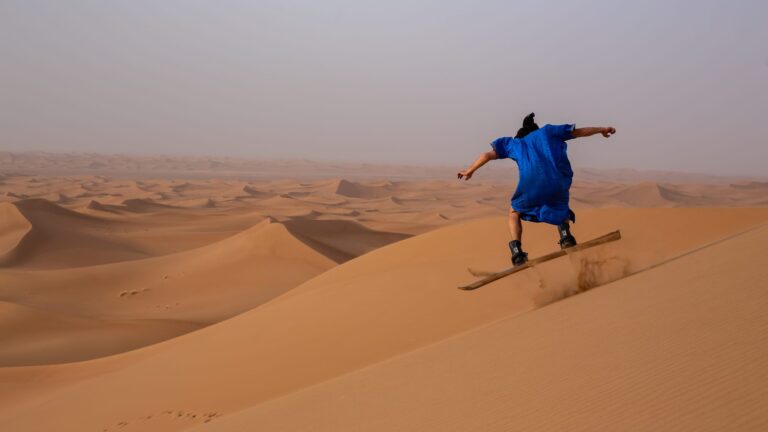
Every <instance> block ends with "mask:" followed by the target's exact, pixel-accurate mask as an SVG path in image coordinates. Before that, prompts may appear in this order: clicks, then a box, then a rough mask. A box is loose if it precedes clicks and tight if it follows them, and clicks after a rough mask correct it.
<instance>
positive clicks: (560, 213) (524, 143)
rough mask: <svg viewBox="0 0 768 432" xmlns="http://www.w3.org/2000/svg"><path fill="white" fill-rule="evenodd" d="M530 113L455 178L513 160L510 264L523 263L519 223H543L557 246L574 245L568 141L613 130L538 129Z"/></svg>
mask: <svg viewBox="0 0 768 432" xmlns="http://www.w3.org/2000/svg"><path fill="white" fill-rule="evenodd" d="M533 117H534V114H533V113H531V114H530V115H528V116H527V117H526V118H525V120H524V121H523V127H522V128H520V130H518V132H517V135H516V136H515V137H514V138H512V137H504V138H498V139H496V140H494V141H493V142H492V143H491V147H492V148H493V150H491V151H489V152H486V153H483V154H482V155H480V156H479V157H478V158H477V159H476V160H475V162H474V163H473V164H472V166H471V167H470V168H468V169H466V170H464V171H460V172H459V173H458V178H459V179H462V178H464V179H466V180H469V179H470V178H471V177H472V174H473V173H474V172H475V171H476V170H477V169H478V168H480V167H481V166H483V165H484V164H486V163H487V162H488V161H490V160H494V159H507V158H509V159H513V160H514V161H515V162H517V165H518V169H519V172H520V179H519V181H518V185H517V189H516V190H515V194H514V195H513V196H512V199H511V207H510V211H509V230H510V232H511V234H512V241H511V242H510V243H509V248H510V250H511V251H512V262H513V264H514V265H520V264H523V263H525V262H526V261H527V260H528V254H526V253H525V252H523V250H522V244H521V238H522V232H523V228H522V224H521V223H520V221H521V220H526V221H530V222H545V223H549V224H552V225H557V226H558V232H559V233H560V246H561V247H562V248H563V249H565V248H568V247H571V246H575V245H576V239H575V238H574V237H573V235H572V234H571V232H570V225H569V224H568V222H569V221H574V222H575V221H576V215H575V214H574V212H573V210H571V208H570V207H569V205H568V202H569V198H570V197H569V191H570V188H571V182H572V179H573V170H572V169H571V163H570V161H569V160H568V153H567V151H568V144H566V141H567V140H570V139H572V138H578V137H585V136H591V135H595V134H598V133H600V134H602V135H603V136H605V137H606V138H607V137H610V136H611V135H612V134H614V133H615V132H616V129H614V128H612V127H603V128H594V127H590V128H579V129H577V128H576V127H575V125H572V124H565V125H549V124H548V125H545V126H544V127H543V128H539V127H538V125H536V123H535V122H534V121H533Z"/></svg>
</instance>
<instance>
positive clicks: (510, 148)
mask: <svg viewBox="0 0 768 432" xmlns="http://www.w3.org/2000/svg"><path fill="white" fill-rule="evenodd" d="M519 147H520V140H517V139H514V138H510V137H504V138H497V139H496V140H494V141H493V142H492V143H491V148H493V150H494V151H496V156H498V158H499V159H507V158H509V159H515V160H517V155H518V154H519V151H518V149H519Z"/></svg>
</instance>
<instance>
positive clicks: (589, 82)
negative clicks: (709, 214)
mask: <svg viewBox="0 0 768 432" xmlns="http://www.w3.org/2000/svg"><path fill="white" fill-rule="evenodd" d="M767 23H768V1H765V0H755V1H746V0H742V1H738V0H737V1H708V0H701V1H693V0H690V1H675V0H663V1H662V0H646V1H642V2H641V1H632V2H628V1H616V0H605V1H601V0H592V1H588V0H582V1H565V0H563V1H551V2H546V1H527V0H526V1H482V0H476V1H457V0H440V1H438V0H388V1H367V0H354V1H352V0H350V1H344V0H325V1H322V2H321V1H309V0H304V1H300V0H270V1H256V0H253V1H245V0H241V1H235V0H209V1H198V0H151V1H148V0H126V1H118V0H111V1H105V0H93V1H78V0H70V1H63V0H50V1H39V0H0V150H26V149H30V150H33V149H34V150H52V151H70V150H77V151H99V152H121V153H125V152H131V153H170V154H215V155H229V156H244V157H256V158H259V157H261V158H304V159H318V160H345V161H358V160H359V161H378V162H402V161H408V162H412V163H436V164H446V163H448V164H457V165H465V164H467V163H468V162H470V160H471V159H472V158H473V157H474V156H475V154H476V153H478V152H480V151H485V150H486V149H487V148H489V147H488V143H489V142H490V141H491V140H492V139H494V138H495V137H497V136H506V135H513V134H514V133H515V131H516V130H517V128H518V127H519V126H520V122H521V120H522V117H523V116H524V115H525V114H527V113H529V112H531V111H533V112H536V114H537V120H538V121H539V123H540V124H544V123H577V125H582V126H586V125H613V126H615V127H616V128H617V129H618V134H617V135H616V136H615V137H613V138H611V139H610V140H604V139H602V138H587V139H582V140H578V141H575V142H574V144H573V145H572V146H571V147H570V150H569V153H570V156H571V160H572V161H573V162H574V164H575V165H579V166H591V167H633V168H640V169H667V170H678V171H702V172H713V173H717V174H723V173H736V174H758V175H759V174H764V173H765V172H766V171H768V170H767V169H766V164H768V139H766V135H767V134H768V131H767V130H768V24H767Z"/></svg>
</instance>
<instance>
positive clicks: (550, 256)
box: [459, 230, 621, 291]
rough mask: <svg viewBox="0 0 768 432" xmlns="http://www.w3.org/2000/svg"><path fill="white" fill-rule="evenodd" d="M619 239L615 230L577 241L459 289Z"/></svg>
mask: <svg viewBox="0 0 768 432" xmlns="http://www.w3.org/2000/svg"><path fill="white" fill-rule="evenodd" d="M619 239H621V232H620V231H618V230H616V231H614V232H611V233H608V234H605V235H603V236H600V237H597V238H595V239H592V240H589V241H586V242H584V243H579V244H577V245H576V246H573V247H570V248H568V249H561V250H559V251H556V252H552V253H550V254H547V255H544V256H540V257H538V258H534V259H532V260H530V261H528V262H527V263H525V264H523V265H521V266H517V267H511V268H508V269H506V270H502V271H500V272H498V273H493V274H490V275H487V276H485V277H484V278H482V279H480V280H478V281H475V282H473V283H471V284H469V285H464V286H460V287H459V289H462V290H465V291H471V290H475V289H478V288H480V287H481V286H483V285H487V284H489V283H491V282H493V281H496V280H499V279H501V278H503V277H506V276H509V275H511V274H515V273H517V272H519V271H523V270H525V269H527V268H531V267H533V266H535V265H536V264H541V263H543V262H546V261H551V260H553V259H555V258H560V257H561V256H565V255H567V254H569V253H573V252H577V251H580V250H583V249H587V248H591V247H594V246H599V245H601V244H605V243H610V242H612V241H616V240H619ZM470 271H471V270H470Z"/></svg>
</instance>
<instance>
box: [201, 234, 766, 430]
mask: <svg viewBox="0 0 768 432" xmlns="http://www.w3.org/2000/svg"><path fill="white" fill-rule="evenodd" d="M766 241H768V227H766V226H765V225H764V226H763V227H762V228H760V229H758V230H757V231H754V232H750V233H748V234H743V235H740V236H738V237H736V238H732V239H729V240H726V241H724V242H722V243H720V244H716V245H713V246H710V247H707V248H705V249H703V250H701V251H698V252H695V253H693V254H691V255H688V256H684V257H682V258H680V259H678V260H673V261H670V262H667V263H664V264H662V265H660V266H659V267H656V268H653V269H651V270H649V271H646V272H641V273H639V274H636V275H634V276H631V277H627V278H625V279H622V280H619V281H617V282H614V283H611V284H608V285H605V286H603V287H601V288H599V289H595V290H592V291H591V292H589V293H586V294H584V295H581V296H578V297H574V298H570V299H568V300H566V301H561V302H559V303H556V304H553V305H551V306H548V307H546V308H543V309H540V310H537V311H535V312H533V313H529V314H525V315H522V316H519V317H514V318H507V319H502V320H500V321H498V322H496V323H493V324H491V325H488V326H486V327H482V328H479V329H477V330H473V331H470V332H468V333H464V334H462V335H460V336H457V337H455V338H452V339H449V340H446V341H444V342H441V343H438V344H436V345H432V346H429V347H427V348H424V349H421V350H418V351H415V352H411V353H408V354H406V355H403V356H401V357H398V358H396V359H393V360H391V361H387V362H384V363H379V364H376V365H373V366H371V367H369V368H366V369H364V370H360V371H357V372H354V373H352V374H349V375H346V376H343V377H340V378H338V379H335V380H332V381H328V382H324V383H322V384H319V385H317V386H313V387H309V388H307V389H304V390H302V391H299V392H296V393H293V394H290V395H288V396H285V397H282V398H279V399H275V400H273V401H270V402H267V403H265V404H261V405H258V406H256V407H254V408H251V409H248V410H245V411H242V412H239V413H236V414H234V415H232V416H227V417H224V418H223V419H221V420H219V421H217V422H215V423H211V424H210V425H208V426H205V427H199V428H193V429H190V430H195V431H198V430H199V431H222V432H223V431H239V430H249V429H253V428H258V429H264V430H270V431H303V430H313V431H342V430H366V431H391V430H399V431H467V430H484V431H509V430H526V431H595V430H606V431H609V430H622V431H649V430H654V431H659V430H668V431H679V430H696V431H723V430H728V431H757V430H765V429H766V428H768V412H767V411H766V410H765V409H764V408H765V401H766V400H768V375H767V374H766V366H767V365H768V364H767V363H766V358H768V315H766V314H765V309H766V307H768V291H766V290H765V288H766V286H765V280H766V278H768V266H766V264H768V260H766V258H765V254H763V253H762V249H763V245H764V244H765V242H766ZM755 270H757V271H755ZM296 413H301V415H296Z"/></svg>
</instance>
